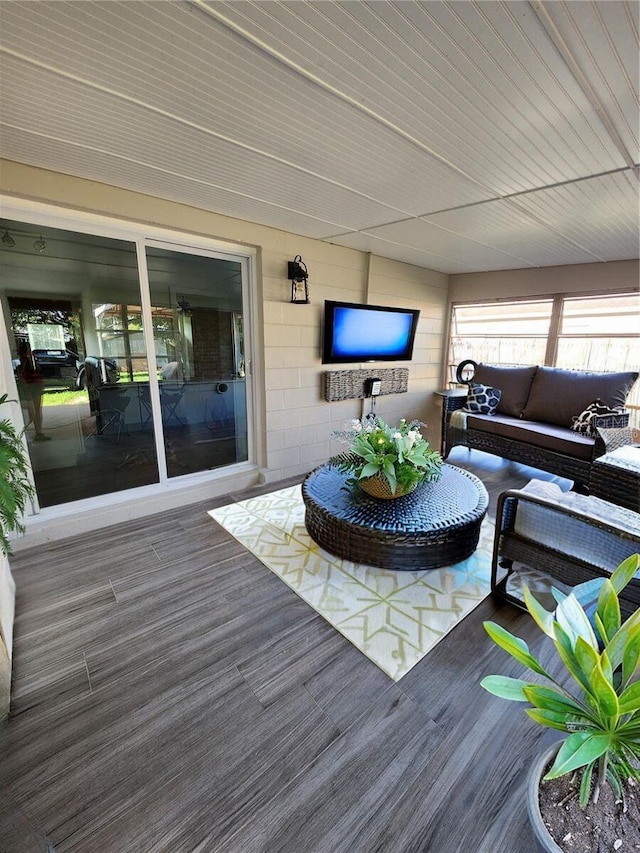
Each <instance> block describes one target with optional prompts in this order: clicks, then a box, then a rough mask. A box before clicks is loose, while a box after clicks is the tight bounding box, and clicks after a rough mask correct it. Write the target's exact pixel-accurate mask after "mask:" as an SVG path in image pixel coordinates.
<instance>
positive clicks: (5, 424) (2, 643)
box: [0, 394, 34, 720]
mask: <svg viewBox="0 0 640 853" xmlns="http://www.w3.org/2000/svg"><path fill="white" fill-rule="evenodd" d="M8 402H9V400H8V395H7V394H3V395H2V396H0V406H2V405H4V404H6V403H8ZM33 494H34V490H33V486H32V484H31V481H30V479H29V462H28V458H27V455H26V452H25V447H24V443H23V437H22V434H21V433H20V432H18V431H17V430H16V428H15V427H14V426H13V424H12V423H11V421H10V420H8V419H7V418H2V419H0V720H1V719H3V718H4V717H5V716H6V715H7V713H8V711H9V695H10V686H11V646H12V635H13V611H14V594H15V585H14V582H13V578H12V577H11V570H10V568H9V560H8V557H9V554H10V553H11V542H10V536H11V534H13V533H22V532H23V531H24V525H23V523H22V516H23V513H24V511H25V509H26V506H27V502H28V501H29V499H30V498H31V497H33Z"/></svg>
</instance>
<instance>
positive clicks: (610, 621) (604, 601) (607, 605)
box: [596, 578, 621, 641]
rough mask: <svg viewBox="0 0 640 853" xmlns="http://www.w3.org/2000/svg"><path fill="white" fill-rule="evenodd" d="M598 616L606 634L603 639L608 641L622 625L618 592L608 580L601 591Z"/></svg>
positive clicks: (597, 609) (597, 610)
mask: <svg viewBox="0 0 640 853" xmlns="http://www.w3.org/2000/svg"><path fill="white" fill-rule="evenodd" d="M596 614H597V615H598V616H599V618H600V619H601V620H602V625H603V627H604V632H605V633H604V636H603V639H605V641H606V638H607V637H613V635H614V634H615V632H616V631H617V630H618V628H619V627H620V624H621V618H620V602H619V601H618V596H617V594H616V590H615V588H614V586H613V584H612V583H611V581H610V580H609V579H608V578H607V579H606V580H605V581H604V582H603V584H602V587H601V589H600V595H599V596H598V606H597V608H596Z"/></svg>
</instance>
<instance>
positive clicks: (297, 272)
mask: <svg viewBox="0 0 640 853" xmlns="http://www.w3.org/2000/svg"><path fill="white" fill-rule="evenodd" d="M287 267H288V270H289V278H290V279H291V301H292V302H295V303H296V304H298V305H304V304H305V303H309V302H310V299H309V285H308V284H307V279H308V278H309V273H308V272H307V267H306V264H305V262H304V261H303V260H302V257H301V255H296V256H295V258H294V259H293V260H292V261H288V263H287Z"/></svg>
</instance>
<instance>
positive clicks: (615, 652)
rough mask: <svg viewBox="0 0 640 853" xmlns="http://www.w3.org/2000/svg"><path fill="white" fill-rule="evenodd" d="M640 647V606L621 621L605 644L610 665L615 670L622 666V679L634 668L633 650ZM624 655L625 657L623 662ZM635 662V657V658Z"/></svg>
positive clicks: (626, 677)
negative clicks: (625, 661)
mask: <svg viewBox="0 0 640 853" xmlns="http://www.w3.org/2000/svg"><path fill="white" fill-rule="evenodd" d="M639 647H640V608H638V610H635V611H634V612H633V613H632V614H631V616H629V618H628V619H627V621H626V622H623V623H622V625H621V626H620V628H619V629H618V630H617V631H616V633H615V634H614V635H613V637H611V639H610V640H609V642H608V643H607V646H606V652H607V655H608V656H609V660H610V661H611V666H612V667H613V669H614V670H616V669H617V668H618V667H619V666H621V665H622V666H623V680H624V681H627V680H628V679H629V678H630V677H631V676H632V675H633V670H634V669H635V664H633V657H634V650H635V649H637V648H639ZM625 657H626V659H627V663H626V665H625V664H624V660H625ZM636 663H637V659H636Z"/></svg>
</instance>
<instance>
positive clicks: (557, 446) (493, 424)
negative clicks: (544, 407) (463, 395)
mask: <svg viewBox="0 0 640 853" xmlns="http://www.w3.org/2000/svg"><path fill="white" fill-rule="evenodd" d="M467 429H477V430H481V431H482V432H486V433H490V434H491V435H496V436H499V437H500V438H508V439H511V440H512V441H522V442H524V443H525V444H528V445H530V446H531V447H540V448H542V449H544V450H551V451H553V452H554V453H561V454H563V455H564V456H570V457H571V458H572V459H584V460H585V461H587V462H589V461H591V459H592V457H593V445H594V440H593V439H592V438H589V437H588V436H585V435H581V434H580V433H578V432H574V431H573V430H571V429H567V427H559V426H556V425H555V424H541V423H536V422H534V421H525V420H522V419H521V418H510V417H507V416H505V415H467Z"/></svg>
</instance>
